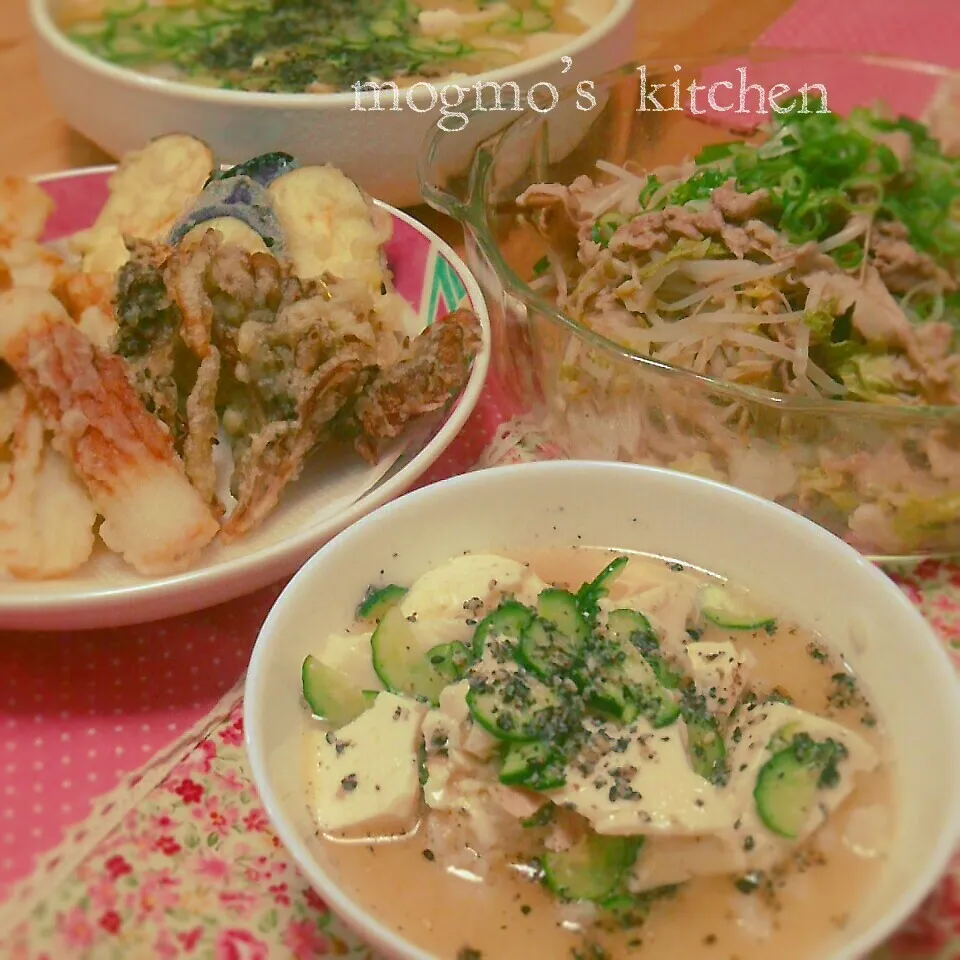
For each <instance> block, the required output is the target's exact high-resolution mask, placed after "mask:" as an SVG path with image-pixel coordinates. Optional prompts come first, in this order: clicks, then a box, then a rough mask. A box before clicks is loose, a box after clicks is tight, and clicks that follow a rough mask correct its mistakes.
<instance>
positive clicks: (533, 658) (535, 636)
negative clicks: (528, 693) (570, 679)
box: [516, 617, 582, 680]
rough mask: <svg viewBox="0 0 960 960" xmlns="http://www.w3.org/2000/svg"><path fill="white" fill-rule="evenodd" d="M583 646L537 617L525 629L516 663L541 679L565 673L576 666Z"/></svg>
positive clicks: (517, 651)
mask: <svg viewBox="0 0 960 960" xmlns="http://www.w3.org/2000/svg"><path fill="white" fill-rule="evenodd" d="M581 646H582V644H581V643H580V641H579V640H575V639H572V638H570V637H568V636H567V635H566V633H564V632H563V631H561V630H558V629H557V628H556V626H555V625H554V624H552V623H550V622H548V621H546V620H542V619H540V617H535V618H534V619H533V620H532V621H531V622H530V623H529V624H528V625H527V627H526V628H525V629H524V631H523V633H522V635H521V636H520V643H519V645H518V646H517V649H516V657H517V660H518V661H519V662H520V663H521V664H522V665H523V666H524V667H526V668H527V669H528V670H529V671H530V672H531V673H533V674H535V675H536V676H538V677H539V678H540V679H541V680H549V679H550V678H551V677H554V676H556V675H557V674H558V673H566V672H567V671H568V670H570V668H571V667H572V666H573V665H574V663H576V661H577V657H578V655H579V653H580V649H581Z"/></svg>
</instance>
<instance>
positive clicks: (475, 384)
mask: <svg viewBox="0 0 960 960" xmlns="http://www.w3.org/2000/svg"><path fill="white" fill-rule="evenodd" d="M112 170H113V167H95V168H88V169H81V170H73V171H69V172H65V173H59V174H53V175H50V176H46V177H41V178H38V182H39V183H40V184H41V185H42V186H43V188H44V189H45V190H46V191H47V193H48V194H49V195H50V196H51V197H52V199H53V200H54V204H55V207H54V211H53V214H52V215H51V217H50V219H49V221H48V223H47V230H46V234H45V236H44V238H43V239H44V241H46V242H53V241H57V240H62V239H63V238H65V237H67V236H69V235H70V234H71V233H74V232H75V231H77V230H81V229H84V228H85V227H88V226H90V225H91V224H92V223H93V221H94V219H95V218H96V216H97V214H98V213H99V211H100V209H101V207H102V206H103V203H104V201H105V200H106V197H107V181H108V178H109V176H110V173H111V172H112ZM377 202H378V204H379V206H381V207H382V208H383V209H385V210H386V211H388V212H389V213H390V215H391V216H392V217H393V236H392V237H391V239H390V241H389V243H388V245H387V259H388V261H389V264H390V268H391V270H392V271H393V275H394V283H395V288H396V290H397V292H398V293H399V294H401V296H403V298H404V299H405V300H406V301H407V302H408V303H409V304H410V305H411V307H412V308H413V319H412V321H411V322H412V325H417V329H411V330H410V333H416V332H418V330H419V329H422V328H423V327H425V326H426V325H428V324H430V323H432V322H433V321H434V320H436V319H438V318H439V317H441V316H443V314H445V313H446V312H448V311H449V310H451V309H454V308H455V307H457V306H458V305H461V304H462V305H463V306H466V307H469V308H470V309H472V310H473V311H474V313H476V315H477V317H478V318H479V319H480V322H481V325H482V328H483V342H482V347H481V352H480V354H479V356H478V357H477V359H476V361H475V362H474V364H473V369H472V371H471V374H470V378H469V380H468V382H467V384H466V386H465V388H464V390H463V391H462V393H461V394H460V396H459V397H458V399H457V401H456V402H455V403H454V404H452V405H451V407H450V409H449V411H448V412H447V413H446V415H445V416H444V418H443V420H442V422H440V423H439V424H438V423H437V422H436V421H433V422H431V423H430V424H428V425H424V426H423V427H421V429H420V430H419V431H417V430H414V431H413V433H412V434H411V435H410V436H409V437H407V438H406V439H405V441H404V442H403V443H402V444H399V445H397V446H396V447H394V448H393V449H391V450H388V451H387V452H386V453H385V455H384V457H383V459H382V460H381V462H380V463H379V464H377V465H375V466H373V467H371V466H370V465H368V464H365V463H364V462H363V461H362V460H361V459H360V458H359V457H357V456H356V455H354V454H352V453H350V452H346V451H344V452H337V451H330V452H326V451H322V450H321V451H318V452H317V453H316V454H315V455H313V456H312V457H311V458H310V459H309V460H308V462H307V464H306V466H305V468H304V471H303V474H302V475H301V476H300V478H299V480H297V481H296V483H294V484H291V485H290V486H289V487H288V488H287V489H286V490H285V491H284V494H283V497H282V499H281V502H280V504H279V506H278V507H277V508H276V510H275V511H274V512H273V513H272V514H271V515H270V516H269V517H268V518H267V520H266V521H265V522H264V523H263V524H262V525H261V526H260V527H258V528H257V529H255V530H254V531H253V532H252V533H250V534H249V535H248V536H246V537H244V538H243V539H242V540H240V541H238V542H236V543H232V544H229V545H227V544H219V543H214V544H211V545H210V546H209V547H208V548H207V550H206V551H204V554H203V556H202V557H201V560H200V562H199V563H198V564H197V565H195V566H194V567H193V568H191V569H190V570H188V571H186V572H184V573H181V574H177V575H175V576H169V577H160V578H147V577H143V576H140V575H138V574H137V573H136V571H134V570H133V569H132V568H131V567H130V566H129V565H128V564H126V563H125V562H124V560H123V559H122V558H121V557H119V556H117V555H115V554H113V553H111V552H110V551H109V550H107V549H106V547H104V546H103V544H101V543H99V542H98V543H97V546H96V547H95V549H94V553H93V555H92V556H91V558H90V560H89V561H88V562H87V563H86V564H85V565H84V566H83V567H81V568H80V569H79V570H77V571H75V572H74V573H73V574H71V575H70V576H67V577H61V578H58V579H52V580H45V581H31V580H20V579H12V578H10V579H2V580H0V629H6V630H13V629H21V630H22V629H36V630H74V629H88V628H95V627H113V626H124V625H129V624H133V623H144V622H147V621H150V620H159V619H162V618H166V617H172V616H177V615H179V614H184V613H190V612H192V611H195V610H200V609H203V608H206V607H210V606H214V605H216V604H218V603H223V602H225V601H228V600H233V599H236V598H237V597H240V596H244V595H246V594H248V593H252V592H253V591H255V590H257V589H259V588H261V587H264V586H267V585H268V584H270V583H274V582H276V581H278V580H281V579H283V578H284V577H287V576H289V575H291V574H292V573H294V572H295V571H296V570H297V569H298V568H299V567H300V566H301V564H302V563H303V562H304V561H305V560H306V559H307V558H308V557H310V556H311V555H312V554H313V553H314V552H315V551H316V550H317V549H318V548H319V547H320V546H322V545H323V544H324V543H325V542H326V541H327V540H329V539H330V538H331V537H332V536H334V535H335V534H336V533H339V532H340V531H341V530H343V529H344V528H346V527H347V526H349V525H350V524H351V523H353V522H354V521H356V520H358V519H359V518H360V517H362V516H364V515H365V514H367V513H369V512H370V511H371V510H373V509H375V508H376V507H379V506H381V505H382V504H384V503H386V502H387V501H389V500H391V499H393V498H394V497H397V496H399V495H400V494H402V493H404V492H405V491H407V490H408V489H410V487H412V486H413V484H414V483H415V482H416V481H417V480H418V479H419V478H420V477H421V476H422V475H423V474H424V472H425V471H426V470H427V469H428V468H429V467H430V466H431V465H432V464H433V463H435V462H436V460H437V459H438V458H439V457H440V456H441V454H442V453H443V452H444V451H445V450H446V448H447V447H448V446H449V445H450V443H451V442H452V441H453V439H454V438H455V437H456V436H457V434H458V433H459V432H460V430H461V429H462V427H463V426H464V424H465V423H466V421H467V418H468V417H469V416H470V414H471V412H472V411H473V408H474V407H475V406H476V403H477V400H478V399H479V397H480V394H481V391H482V389H483V384H484V380H485V377H486V373H487V367H488V364H489V359H490V326H489V320H488V316H487V311H486V307H485V305H484V301H483V296H482V294H481V292H480V288H479V287H478V286H477V283H476V281H475V280H474V279H473V277H472V275H471V274H470V272H469V270H468V269H467V267H466V266H465V265H464V263H463V261H462V260H461V259H460V258H459V257H458V256H457V254H456V253H455V252H454V251H453V249H452V248H451V247H450V246H449V245H448V244H447V243H445V242H444V241H443V240H441V239H440V238H439V237H438V236H437V235H436V234H434V233H433V232H431V231H430V230H428V229H427V228H426V227H424V226H423V225H422V224H420V223H418V222H417V221H416V220H414V219H413V218H412V217H410V216H408V215H407V214H405V213H403V212H402V211H400V210H396V209H394V208H393V207H390V206H388V205H386V204H383V203H379V201H377Z"/></svg>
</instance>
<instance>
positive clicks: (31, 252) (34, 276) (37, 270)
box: [0, 240, 63, 290]
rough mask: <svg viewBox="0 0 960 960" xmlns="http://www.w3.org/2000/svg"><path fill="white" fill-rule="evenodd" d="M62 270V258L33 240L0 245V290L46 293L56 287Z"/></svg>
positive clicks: (14, 241)
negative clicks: (37, 289) (39, 289)
mask: <svg viewBox="0 0 960 960" xmlns="http://www.w3.org/2000/svg"><path fill="white" fill-rule="evenodd" d="M62 270H63V258H62V257H61V256H59V255H58V254H56V253H54V251H53V250H48V249H47V248H46V247H43V246H41V245H40V244H39V243H36V242H35V241H33V240H13V241H11V242H10V243H7V244H0V275H2V276H0V289H4V290H8V289H9V288H10V287H43V288H44V289H45V290H49V289H50V288H51V287H53V286H54V285H55V284H56V283H57V280H58V278H59V277H60V275H61V272H62ZM4 278H6V279H5V280H4Z"/></svg>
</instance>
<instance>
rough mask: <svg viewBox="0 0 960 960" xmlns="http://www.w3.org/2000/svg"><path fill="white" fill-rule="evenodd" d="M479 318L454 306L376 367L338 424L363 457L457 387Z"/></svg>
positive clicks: (375, 453)
mask: <svg viewBox="0 0 960 960" xmlns="http://www.w3.org/2000/svg"><path fill="white" fill-rule="evenodd" d="M481 336H482V331H481V328H480V321H479V320H478V319H477V317H476V314H474V313H473V312H472V311H471V310H465V309H460V310H455V311H453V313H449V314H447V315H446V316H445V317H443V318H442V319H440V320H438V321H437V322H436V323H433V324H431V325H430V326H429V327H427V328H426V329H425V330H424V331H423V332H422V333H421V334H420V335H419V336H418V337H415V338H414V339H413V340H411V341H410V343H409V344H408V345H407V346H406V347H405V349H404V351H403V353H402V354H401V357H400V360H399V361H398V362H397V363H396V364H394V365H392V366H389V367H386V368H384V369H382V370H380V371H379V372H378V374H377V375H376V376H375V377H374V378H373V379H372V380H371V381H370V382H369V383H368V384H367V386H366V387H365V388H364V390H363V392H362V393H360V395H359V396H358V397H357V399H356V402H355V404H354V405H353V408H352V410H351V412H350V414H349V415H348V416H346V417H344V418H343V419H342V421H341V423H340V425H339V431H340V432H341V434H342V435H347V436H351V437H353V442H354V446H355V447H356V449H357V452H358V453H359V454H360V455H361V456H362V457H363V458H364V459H365V460H367V461H368V462H370V463H376V462H377V460H379V459H380V456H381V453H382V449H383V446H384V445H385V444H387V443H389V442H390V441H392V440H396V438H397V437H398V436H400V434H401V433H402V432H403V429H404V428H405V427H406V426H407V425H408V424H409V423H410V421H411V420H414V419H416V418H417V417H422V416H424V415H425V414H428V413H432V412H433V411H435V410H439V409H440V408H441V407H443V406H444V405H445V404H446V403H447V402H448V401H449V400H450V398H451V397H453V396H455V395H456V394H457V393H459V392H460V390H461V389H462V388H463V385H464V384H465V383H466V381H467V377H468V376H469V373H470V364H471V362H472V361H473V358H474V357H475V356H476V355H477V353H478V351H479V349H480V341H481Z"/></svg>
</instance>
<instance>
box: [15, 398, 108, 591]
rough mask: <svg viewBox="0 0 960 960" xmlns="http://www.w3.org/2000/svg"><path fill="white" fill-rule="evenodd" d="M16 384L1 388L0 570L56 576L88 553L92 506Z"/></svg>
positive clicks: (90, 549)
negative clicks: (46, 439)
mask: <svg viewBox="0 0 960 960" xmlns="http://www.w3.org/2000/svg"><path fill="white" fill-rule="evenodd" d="M45 435H46V431H45V429H44V424H43V417H42V416H41V415H40V412H39V411H38V410H37V409H36V407H35V406H34V405H33V403H32V401H31V400H30V398H29V396H28V394H27V392H26V390H24V388H23V386H22V385H21V384H19V383H15V384H14V385H13V386H10V387H8V388H7V389H5V390H4V391H3V392H2V393H0V455H2V459H0V570H5V571H6V572H8V573H11V574H13V575H14V576H15V577H21V578H24V579H43V578H47V577H60V576H65V575H66V574H69V573H72V572H73V571H74V570H76V569H77V568H78V567H80V566H82V565H83V564H84V563H85V562H86V561H87V559H88V558H89V557H90V554H91V553H92V552H93V544H94V540H95V535H94V531H93V527H94V524H95V523H96V520H97V511H96V508H95V507H94V505H93V503H92V502H91V501H90V498H89V497H88V496H87V493H86V491H85V490H84V488H83V485H82V484H81V483H80V481H79V480H78V479H77V476H76V474H75V473H74V471H73V469H72V468H71V467H70V464H69V463H67V461H66V460H65V459H64V458H63V457H62V456H61V455H60V454H59V453H57V452H56V451H55V450H53V449H52V448H51V447H50V445H49V444H48V443H46V442H45Z"/></svg>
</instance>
